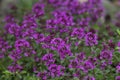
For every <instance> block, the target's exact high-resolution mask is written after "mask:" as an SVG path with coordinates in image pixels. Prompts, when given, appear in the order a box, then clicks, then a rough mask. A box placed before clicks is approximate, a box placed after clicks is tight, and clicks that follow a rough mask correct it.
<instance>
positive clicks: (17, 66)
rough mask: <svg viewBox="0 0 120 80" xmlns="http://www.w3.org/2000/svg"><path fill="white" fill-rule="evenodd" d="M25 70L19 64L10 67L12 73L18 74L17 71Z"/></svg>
mask: <svg viewBox="0 0 120 80" xmlns="http://www.w3.org/2000/svg"><path fill="white" fill-rule="evenodd" d="M22 69H23V67H22V66H21V65H19V64H12V65H10V66H8V70H9V71H10V72H13V73H14V72H16V71H18V72H19V71H21V70H22Z"/></svg>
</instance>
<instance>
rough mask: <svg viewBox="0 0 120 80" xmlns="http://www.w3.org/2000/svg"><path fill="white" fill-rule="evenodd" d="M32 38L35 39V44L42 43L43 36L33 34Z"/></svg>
mask: <svg viewBox="0 0 120 80" xmlns="http://www.w3.org/2000/svg"><path fill="white" fill-rule="evenodd" d="M33 38H34V39H35V41H36V43H41V42H43V41H44V34H40V33H35V34H33Z"/></svg>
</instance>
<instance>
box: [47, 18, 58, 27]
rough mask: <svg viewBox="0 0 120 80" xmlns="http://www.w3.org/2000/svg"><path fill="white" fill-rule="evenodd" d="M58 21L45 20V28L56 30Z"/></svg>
mask: <svg viewBox="0 0 120 80" xmlns="http://www.w3.org/2000/svg"><path fill="white" fill-rule="evenodd" d="M57 24H58V21H57V20H54V19H49V20H46V28H48V29H57Z"/></svg>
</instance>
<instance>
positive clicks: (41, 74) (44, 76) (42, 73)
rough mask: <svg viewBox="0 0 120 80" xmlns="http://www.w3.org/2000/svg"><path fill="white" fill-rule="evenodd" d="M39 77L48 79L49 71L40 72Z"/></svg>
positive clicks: (44, 79) (43, 79)
mask: <svg viewBox="0 0 120 80" xmlns="http://www.w3.org/2000/svg"><path fill="white" fill-rule="evenodd" d="M37 77H40V78H41V79H42V80H47V72H46V71H44V72H38V73H37Z"/></svg>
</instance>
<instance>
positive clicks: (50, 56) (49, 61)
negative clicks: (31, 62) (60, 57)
mask: <svg viewBox="0 0 120 80" xmlns="http://www.w3.org/2000/svg"><path fill="white" fill-rule="evenodd" d="M42 61H44V62H45V63H46V65H47V66H49V65H50V64H53V63H54V62H55V59H54V55H53V54H52V53H48V54H45V55H44V56H43V57H42Z"/></svg>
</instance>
